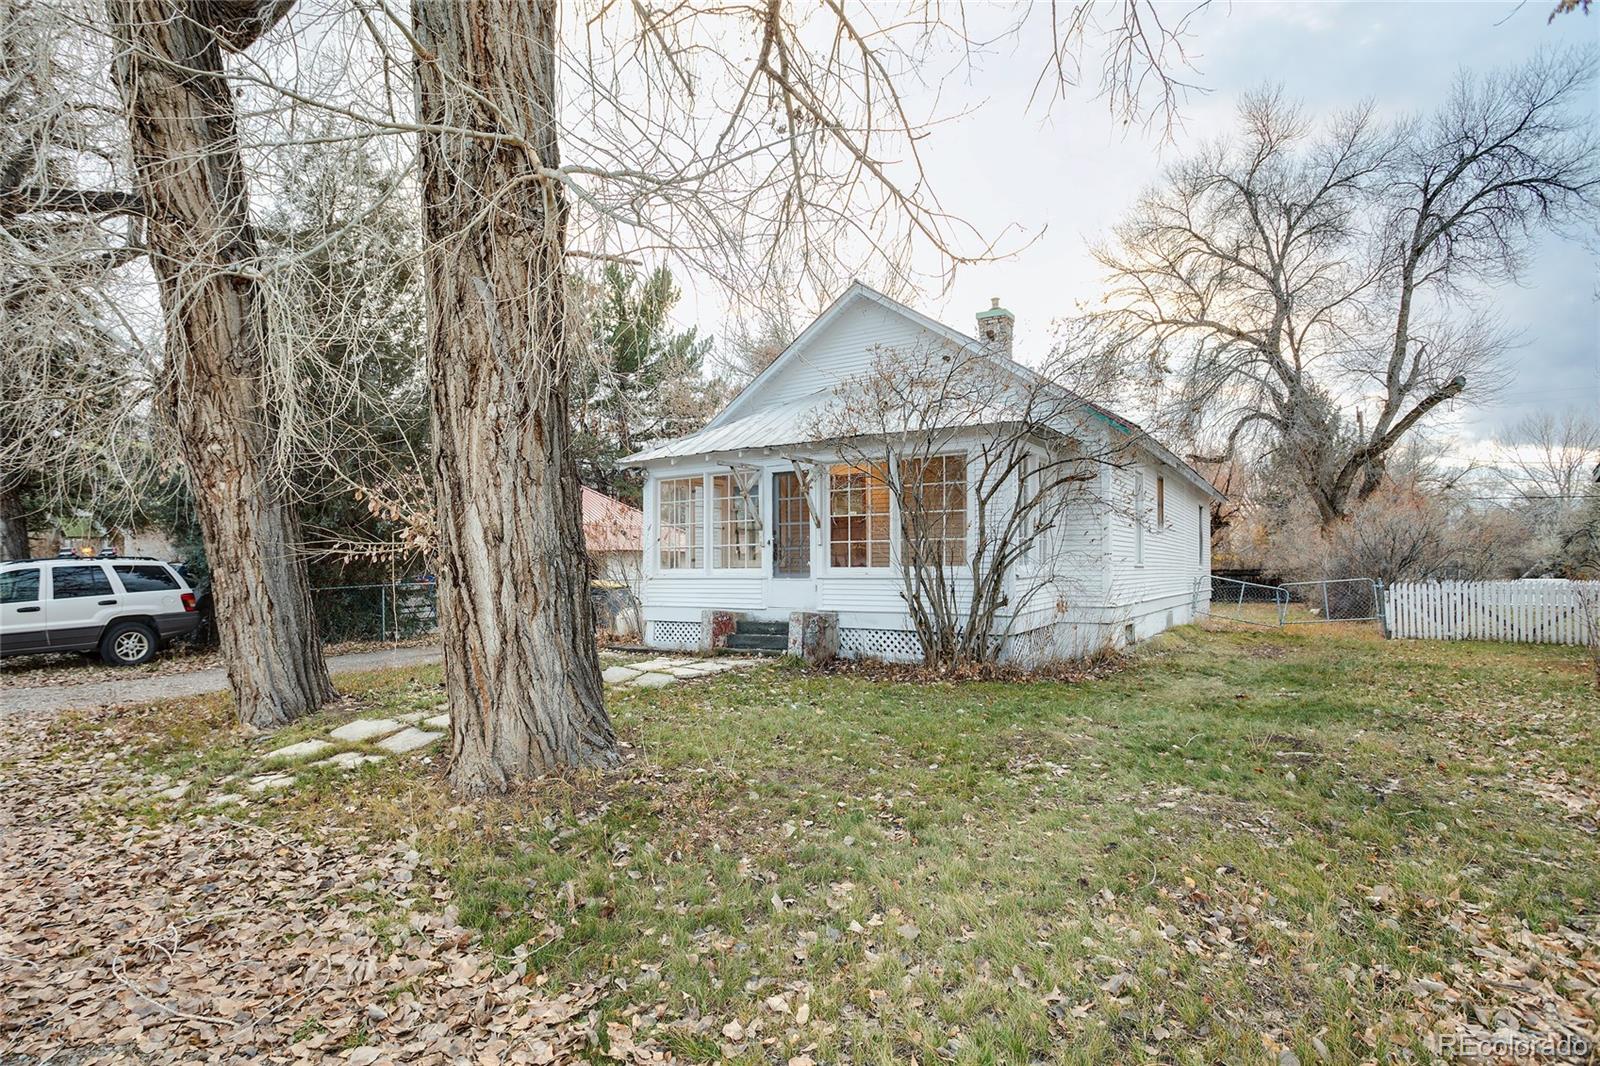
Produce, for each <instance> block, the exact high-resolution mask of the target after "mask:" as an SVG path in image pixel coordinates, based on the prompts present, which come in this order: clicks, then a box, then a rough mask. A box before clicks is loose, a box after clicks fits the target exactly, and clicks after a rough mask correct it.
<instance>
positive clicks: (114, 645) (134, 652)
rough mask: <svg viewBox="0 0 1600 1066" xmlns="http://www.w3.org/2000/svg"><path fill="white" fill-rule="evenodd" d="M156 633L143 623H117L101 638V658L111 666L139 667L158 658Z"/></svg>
mask: <svg viewBox="0 0 1600 1066" xmlns="http://www.w3.org/2000/svg"><path fill="white" fill-rule="evenodd" d="M158 647H159V645H158V643H157V640H156V631H155V630H153V629H151V628H150V627H149V626H147V625H145V624H144V623H143V622H117V623H116V624H114V625H112V626H111V628H110V629H107V630H106V635H105V636H103V637H101V638H100V658H101V659H103V660H105V662H106V663H107V664H109V665H111V666H138V665H139V664H140V663H147V662H149V661H150V660H151V659H154V658H155V656H156V650H157V648H158Z"/></svg>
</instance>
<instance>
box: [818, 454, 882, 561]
mask: <svg viewBox="0 0 1600 1066" xmlns="http://www.w3.org/2000/svg"><path fill="white" fill-rule="evenodd" d="M828 561H829V562H830V563H831V564H832V565H833V566H837V567H871V566H888V565H889V484H888V481H887V479H886V478H885V477H884V472H883V468H882V467H879V466H835V467H833V468H832V469H831V470H830V471H829V472H828Z"/></svg>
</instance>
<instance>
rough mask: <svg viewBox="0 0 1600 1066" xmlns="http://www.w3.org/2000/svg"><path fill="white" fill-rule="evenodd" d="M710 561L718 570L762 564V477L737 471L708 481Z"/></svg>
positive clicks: (718, 475)
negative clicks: (710, 513) (710, 509)
mask: <svg viewBox="0 0 1600 1066" xmlns="http://www.w3.org/2000/svg"><path fill="white" fill-rule="evenodd" d="M711 505H712V508H713V511H712V513H713V514H715V515H716V521H715V522H714V523H713V524H712V527H711V547H712V551H713V555H712V558H713V559H714V560H715V561H716V565H717V567H718V568H719V569H738V568H741V567H750V566H760V565H761V476H760V474H759V473H758V472H757V471H754V470H736V471H734V472H733V473H731V474H717V475H715V476H714V477H713V478H712V479H711Z"/></svg>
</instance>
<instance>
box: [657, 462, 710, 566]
mask: <svg viewBox="0 0 1600 1066" xmlns="http://www.w3.org/2000/svg"><path fill="white" fill-rule="evenodd" d="M656 518H657V521H656V527H657V529H658V530H659V536H660V541H661V569H663V570H698V569H700V567H701V566H702V565H703V559H702V558H701V554H700V528H701V526H702V525H703V524H704V522H705V485H704V482H703V481H702V480H701V479H700V478H697V477H680V478H673V479H672V480H670V481H663V482H662V483H661V489H660V498H659V501H658V503H657V506H656Z"/></svg>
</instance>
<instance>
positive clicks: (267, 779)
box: [244, 774, 294, 795]
mask: <svg viewBox="0 0 1600 1066" xmlns="http://www.w3.org/2000/svg"><path fill="white" fill-rule="evenodd" d="M292 784H294V778H293V777H291V776H290V775H288V774H257V775H256V776H255V777H252V778H251V779H250V780H249V781H247V782H245V786H244V789H245V791H246V792H254V793H256V794H258V795H259V794H260V793H262V792H265V791H267V790H268V789H278V788H288V787H289V786H290V785H292Z"/></svg>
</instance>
